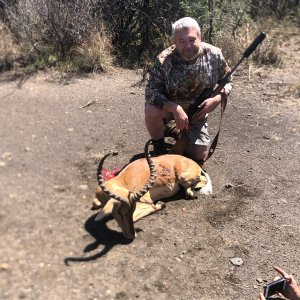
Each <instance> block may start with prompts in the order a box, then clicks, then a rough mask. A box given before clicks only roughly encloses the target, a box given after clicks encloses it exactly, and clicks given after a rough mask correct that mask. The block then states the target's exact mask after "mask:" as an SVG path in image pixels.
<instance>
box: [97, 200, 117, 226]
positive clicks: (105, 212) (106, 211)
mask: <svg viewBox="0 0 300 300" xmlns="http://www.w3.org/2000/svg"><path fill="white" fill-rule="evenodd" d="M116 205H119V201H117V200H114V199H109V201H107V202H106V205H105V206H103V207H102V208H101V210H100V212H99V213H98V214H97V216H96V217H95V221H96V222H99V221H101V220H102V219H104V218H105V217H108V216H111V215H112V213H113V210H114V207H115V206H116Z"/></svg>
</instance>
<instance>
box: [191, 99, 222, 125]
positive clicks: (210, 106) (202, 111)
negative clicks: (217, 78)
mask: <svg viewBox="0 0 300 300" xmlns="http://www.w3.org/2000/svg"><path fill="white" fill-rule="evenodd" d="M220 103H221V95H216V96H215V97H213V98H208V99H206V100H205V101H203V102H202V103H201V105H199V111H198V112H197V113H196V115H195V117H194V119H195V120H201V119H204V118H205V116H206V114H208V113H210V112H212V111H213V110H214V109H215V108H216V107H217V106H218V105H219V104H220Z"/></svg>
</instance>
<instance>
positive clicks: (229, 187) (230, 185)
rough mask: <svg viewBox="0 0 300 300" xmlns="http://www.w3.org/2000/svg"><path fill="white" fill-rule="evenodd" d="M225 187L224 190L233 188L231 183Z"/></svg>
mask: <svg viewBox="0 0 300 300" xmlns="http://www.w3.org/2000/svg"><path fill="white" fill-rule="evenodd" d="M225 187H226V189H231V188H233V187H234V185H233V184H232V183H226V185H225Z"/></svg>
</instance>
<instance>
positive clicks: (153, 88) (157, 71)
mask: <svg viewBox="0 0 300 300" xmlns="http://www.w3.org/2000/svg"><path fill="white" fill-rule="evenodd" d="M165 94H166V83H165V76H164V70H163V68H162V66H161V63H160V62H159V60H158V59H156V61H155V64H154V66H153V68H152V70H151V72H150V78H149V80H148V83H147V85H146V90H145V100H146V104H152V105H155V106H157V107H160V108H162V107H163V106H164V105H165V103H166V102H167V101H168V98H167V97H166V96H165Z"/></svg>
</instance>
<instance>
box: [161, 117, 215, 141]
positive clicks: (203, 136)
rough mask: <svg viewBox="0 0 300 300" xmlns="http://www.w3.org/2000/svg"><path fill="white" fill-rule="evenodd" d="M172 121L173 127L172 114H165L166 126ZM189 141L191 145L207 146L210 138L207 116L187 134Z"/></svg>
mask: <svg viewBox="0 0 300 300" xmlns="http://www.w3.org/2000/svg"><path fill="white" fill-rule="evenodd" d="M172 121H173V122H174V125H175V121H174V118H173V114H171V113H167V117H166V124H167V123H169V122H172ZM189 140H190V141H189V144H191V145H201V146H209V144H210V137H209V134H208V126H207V116H205V118H204V119H202V120H200V122H199V123H198V124H196V125H194V126H193V128H192V130H191V131H190V132H189Z"/></svg>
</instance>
